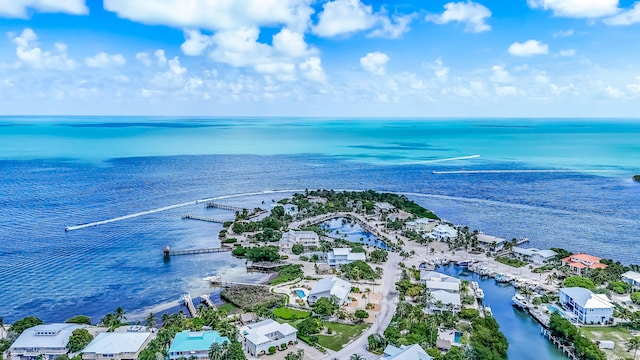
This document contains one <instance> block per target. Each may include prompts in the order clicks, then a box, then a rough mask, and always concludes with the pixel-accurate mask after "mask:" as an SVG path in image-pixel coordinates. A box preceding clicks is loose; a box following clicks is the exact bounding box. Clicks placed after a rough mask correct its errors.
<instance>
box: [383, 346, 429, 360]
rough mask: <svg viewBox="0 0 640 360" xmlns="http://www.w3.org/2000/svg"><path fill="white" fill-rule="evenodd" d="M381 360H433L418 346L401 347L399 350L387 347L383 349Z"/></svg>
mask: <svg viewBox="0 0 640 360" xmlns="http://www.w3.org/2000/svg"><path fill="white" fill-rule="evenodd" d="M380 359H381V360H383V359H384V360H433V358H432V357H431V356H429V355H428V354H427V353H426V352H425V351H424V349H423V348H422V347H421V346H420V345H418V344H413V345H410V346H405V345H403V346H401V347H399V348H397V347H395V346H393V345H387V347H386V348H385V349H384V355H383V356H382V357H381V358H380Z"/></svg>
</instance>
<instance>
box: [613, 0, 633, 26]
mask: <svg viewBox="0 0 640 360" xmlns="http://www.w3.org/2000/svg"><path fill="white" fill-rule="evenodd" d="M604 23H605V24H607V25H613V26H626V25H633V24H637V23H640V2H636V3H635V4H634V5H633V7H632V8H631V9H629V10H625V11H623V12H621V13H619V14H617V15H615V16H612V17H610V18H608V19H605V20H604Z"/></svg>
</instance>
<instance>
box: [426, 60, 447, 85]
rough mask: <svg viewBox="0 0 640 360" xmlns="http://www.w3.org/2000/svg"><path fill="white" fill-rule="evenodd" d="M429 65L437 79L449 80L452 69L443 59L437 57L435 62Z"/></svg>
mask: <svg viewBox="0 0 640 360" xmlns="http://www.w3.org/2000/svg"><path fill="white" fill-rule="evenodd" d="M428 67H429V68H430V69H431V70H433V73H434V74H435V75H436V79H438V80H439V81H447V78H448V76H449V70H450V69H449V68H448V67H446V66H445V65H444V63H443V62H442V59H440V58H438V59H436V60H435V61H434V62H433V63H431V64H429V65H428Z"/></svg>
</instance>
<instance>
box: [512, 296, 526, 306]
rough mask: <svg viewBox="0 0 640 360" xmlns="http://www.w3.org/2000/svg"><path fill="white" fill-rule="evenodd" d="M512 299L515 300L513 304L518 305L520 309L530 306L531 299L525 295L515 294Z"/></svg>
mask: <svg viewBox="0 0 640 360" xmlns="http://www.w3.org/2000/svg"><path fill="white" fill-rule="evenodd" d="M511 301H513V306H515V307H518V308H520V309H527V308H528V307H529V301H528V300H527V298H526V297H524V295H521V294H515V295H514V296H513V297H512V298H511Z"/></svg>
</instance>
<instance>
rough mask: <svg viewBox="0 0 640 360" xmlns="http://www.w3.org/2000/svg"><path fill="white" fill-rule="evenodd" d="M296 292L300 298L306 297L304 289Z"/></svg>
mask: <svg viewBox="0 0 640 360" xmlns="http://www.w3.org/2000/svg"><path fill="white" fill-rule="evenodd" d="M296 294H297V295H298V297H299V298H300V299H304V297H305V296H306V295H305V294H304V291H302V290H300V289H298V290H296Z"/></svg>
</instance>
